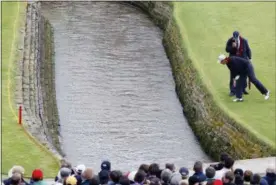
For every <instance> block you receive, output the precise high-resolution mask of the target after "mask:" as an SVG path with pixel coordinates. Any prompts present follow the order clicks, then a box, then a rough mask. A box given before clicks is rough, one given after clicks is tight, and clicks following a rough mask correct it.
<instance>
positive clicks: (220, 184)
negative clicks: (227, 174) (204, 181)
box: [211, 179, 223, 185]
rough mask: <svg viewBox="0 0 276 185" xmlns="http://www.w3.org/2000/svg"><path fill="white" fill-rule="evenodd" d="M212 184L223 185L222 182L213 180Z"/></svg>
mask: <svg viewBox="0 0 276 185" xmlns="http://www.w3.org/2000/svg"><path fill="white" fill-rule="evenodd" d="M211 182H212V185H223V183H222V181H221V180H218V179H216V180H214V181H211Z"/></svg>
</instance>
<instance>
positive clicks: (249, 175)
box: [243, 170, 253, 182]
mask: <svg viewBox="0 0 276 185" xmlns="http://www.w3.org/2000/svg"><path fill="white" fill-rule="evenodd" d="M252 176H253V173H252V171H250V170H246V171H245V172H244V174H243V179H244V181H245V182H250V181H251V178H252Z"/></svg>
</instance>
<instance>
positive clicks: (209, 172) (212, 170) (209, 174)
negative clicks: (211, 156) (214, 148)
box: [205, 166, 216, 179]
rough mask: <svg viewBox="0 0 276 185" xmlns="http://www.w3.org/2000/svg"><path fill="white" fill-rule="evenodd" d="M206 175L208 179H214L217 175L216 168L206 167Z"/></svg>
mask: <svg viewBox="0 0 276 185" xmlns="http://www.w3.org/2000/svg"><path fill="white" fill-rule="evenodd" d="M205 175H206V177H207V178H208V179H212V178H214V177H215V175H216V170H215V168H213V167H211V166H209V167H208V168H206V169H205Z"/></svg>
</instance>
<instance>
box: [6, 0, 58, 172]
mask: <svg viewBox="0 0 276 185" xmlns="http://www.w3.org/2000/svg"><path fill="white" fill-rule="evenodd" d="M24 6H25V5H24V3H22V2H20V3H16V2H2V11H3V12H2V23H1V24H2V39H3V40H2V69H1V70H2V71H1V73H2V93H3V94H2V111H3V117H2V131H3V132H2V155H3V158H2V159H3V161H2V170H1V171H2V172H3V173H7V172H8V170H9V169H10V168H11V167H12V166H13V165H16V164H17V165H22V166H23V167H24V168H25V171H26V175H30V174H31V172H32V170H33V169H35V168H41V169H43V170H44V172H45V176H46V177H53V176H55V175H56V173H57V170H58V164H57V162H56V161H55V160H54V158H53V157H52V156H50V155H48V154H47V153H45V152H44V151H43V150H41V149H40V148H39V147H38V146H36V145H35V144H34V143H33V142H32V141H31V140H30V139H29V138H28V137H27V135H26V134H25V133H24V131H23V129H22V128H21V127H19V126H18V125H17V119H16V117H15V115H14V113H16V111H15V109H16V107H15V105H14V104H13V95H14V94H13V91H14V86H15V78H14V77H15V70H14V69H15V67H16V64H15V62H14V61H15V57H16V55H15V52H16V40H17V39H18V33H19V25H20V22H21V23H22V22H23V19H24V16H23V15H24V10H25V9H24ZM19 13H23V15H21V16H18V15H19ZM17 16H18V19H17V22H15V21H16V17H17ZM14 30H15V32H14ZM14 33H15V34H14ZM13 42H14V44H13ZM9 68H10V69H11V70H9ZM9 71H10V73H9ZM8 79H10V83H9V80H8ZM9 88H10V90H9ZM9 94H10V96H9Z"/></svg>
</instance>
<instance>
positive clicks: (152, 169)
mask: <svg viewBox="0 0 276 185" xmlns="http://www.w3.org/2000/svg"><path fill="white" fill-rule="evenodd" d="M159 173H160V169H159V165H158V164H156V163H152V164H151V165H150V166H149V175H155V176H158V175H159Z"/></svg>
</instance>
